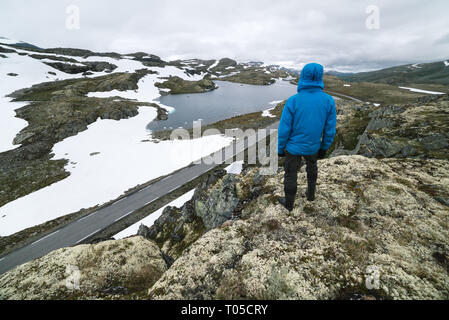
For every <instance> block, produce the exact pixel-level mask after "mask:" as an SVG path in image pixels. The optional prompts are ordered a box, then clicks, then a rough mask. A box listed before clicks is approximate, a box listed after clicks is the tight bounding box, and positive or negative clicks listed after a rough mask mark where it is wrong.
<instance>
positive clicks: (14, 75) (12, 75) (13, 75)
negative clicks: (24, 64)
mask: <svg viewBox="0 0 449 320" xmlns="http://www.w3.org/2000/svg"><path fill="white" fill-rule="evenodd" d="M7 76H10V77H17V76H18V74H17V73H13V72H11V73H8V74H7Z"/></svg>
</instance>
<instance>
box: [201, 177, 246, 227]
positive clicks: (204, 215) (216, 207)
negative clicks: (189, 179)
mask: <svg viewBox="0 0 449 320" xmlns="http://www.w3.org/2000/svg"><path fill="white" fill-rule="evenodd" d="M193 201H194V204H195V213H196V215H197V216H198V217H200V218H201V220H202V221H203V223H204V225H205V227H206V230H211V229H214V228H216V227H218V226H221V225H222V224H223V222H225V221H227V220H229V219H231V217H232V213H233V212H234V209H235V208H236V207H237V204H238V203H239V199H238V197H237V192H236V181H235V176H234V175H226V176H224V177H223V180H222V183H221V185H220V186H218V188H217V187H216V186H215V188H213V189H210V188H208V185H207V183H206V185H202V186H201V187H200V188H198V189H197V190H195V194H194V196H193Z"/></svg>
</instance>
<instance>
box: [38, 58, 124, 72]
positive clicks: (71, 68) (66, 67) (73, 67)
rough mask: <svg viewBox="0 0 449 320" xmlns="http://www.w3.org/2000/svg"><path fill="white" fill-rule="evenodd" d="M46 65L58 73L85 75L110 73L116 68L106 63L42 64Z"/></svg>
mask: <svg viewBox="0 0 449 320" xmlns="http://www.w3.org/2000/svg"><path fill="white" fill-rule="evenodd" d="M44 63H45V64H46V65H48V66H50V67H52V68H55V69H57V70H59V71H62V72H65V73H69V74H78V73H87V72H89V71H93V72H102V71H105V72H112V71H114V70H115V69H117V66H116V65H114V64H111V63H108V62H103V61H101V62H82V63H76V64H72V63H63V62H44Z"/></svg>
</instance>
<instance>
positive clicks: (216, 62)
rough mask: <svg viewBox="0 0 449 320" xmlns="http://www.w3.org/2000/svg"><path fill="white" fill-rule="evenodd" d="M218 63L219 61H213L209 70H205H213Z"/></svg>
mask: <svg viewBox="0 0 449 320" xmlns="http://www.w3.org/2000/svg"><path fill="white" fill-rule="evenodd" d="M218 63H220V61H219V60H215V63H214V64H213V65H211V66H210V67H209V68H207V70H210V69H213V68H215V67H216V66H218Z"/></svg>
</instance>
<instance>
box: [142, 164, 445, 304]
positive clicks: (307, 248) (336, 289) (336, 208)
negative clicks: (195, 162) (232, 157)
mask: <svg viewBox="0 0 449 320" xmlns="http://www.w3.org/2000/svg"><path fill="white" fill-rule="evenodd" d="M254 170H256V171H257V169H254ZM254 170H251V171H249V172H246V173H244V175H245V174H246V175H248V174H254V172H253V171H254ZM319 170H320V174H319V180H318V192H317V199H316V201H315V202H312V203H310V202H307V201H306V200H305V199H304V198H302V197H301V196H300V194H301V193H302V192H299V195H298V197H297V199H296V207H295V209H294V211H293V213H292V214H291V215H289V214H288V212H287V211H286V210H284V209H283V208H282V207H281V206H280V205H278V204H277V198H278V197H279V196H281V195H282V194H283V192H282V191H283V188H282V174H278V175H275V176H272V177H269V178H268V179H267V180H266V181H265V182H264V183H262V191H261V195H260V196H258V197H256V198H254V199H253V200H252V201H250V202H248V204H247V205H246V206H244V207H243V209H242V213H243V214H242V218H241V219H239V220H235V221H231V222H229V223H228V222H227V223H225V224H224V225H222V226H221V227H218V228H215V229H212V230H211V231H209V232H207V233H206V234H204V235H203V236H202V237H201V238H200V239H199V240H198V241H196V242H195V243H193V244H192V245H191V246H190V247H188V248H187V249H186V250H185V251H184V252H183V254H182V255H181V257H179V258H178V259H177V260H176V261H175V262H174V264H173V266H172V267H171V268H170V269H169V270H168V271H167V272H166V273H165V274H164V275H163V276H162V278H161V279H160V280H159V281H158V282H157V283H156V284H155V285H154V286H153V287H152V288H150V290H149V295H150V297H151V298H153V299H217V298H220V299H242V298H243V299H338V298H347V297H355V296H361V295H363V296H365V297H371V298H377V299H390V298H391V299H448V298H449V269H448V264H447V261H448V260H447V258H448V256H449V230H448V215H449V208H448V207H447V206H444V205H443V204H441V203H440V202H439V201H437V200H436V199H435V194H434V191H431V190H440V191H443V192H446V191H444V190H448V186H449V166H448V162H447V161H445V160H427V161H421V160H393V159H391V160H382V161H379V160H376V159H368V158H364V157H360V156H342V157H336V158H332V159H329V160H325V161H322V162H320V166H319ZM243 179H244V178H243ZM299 179H300V180H299V181H306V174H305V172H304V171H302V172H301V173H300V175H299ZM250 181H251V180H246V183H245V182H244V180H241V181H240V182H239V183H238V185H239V187H238V188H239V189H240V188H242V189H245V188H248V187H249V186H250V185H251V183H250ZM246 184H248V186H246ZM429 185H432V186H433V187H432V189H430V188H429V187H428V186H429ZM245 186H246V187H245ZM300 189H301V188H300ZM300 191H301V190H300ZM373 277H374V278H373ZM376 277H377V278H376Z"/></svg>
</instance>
